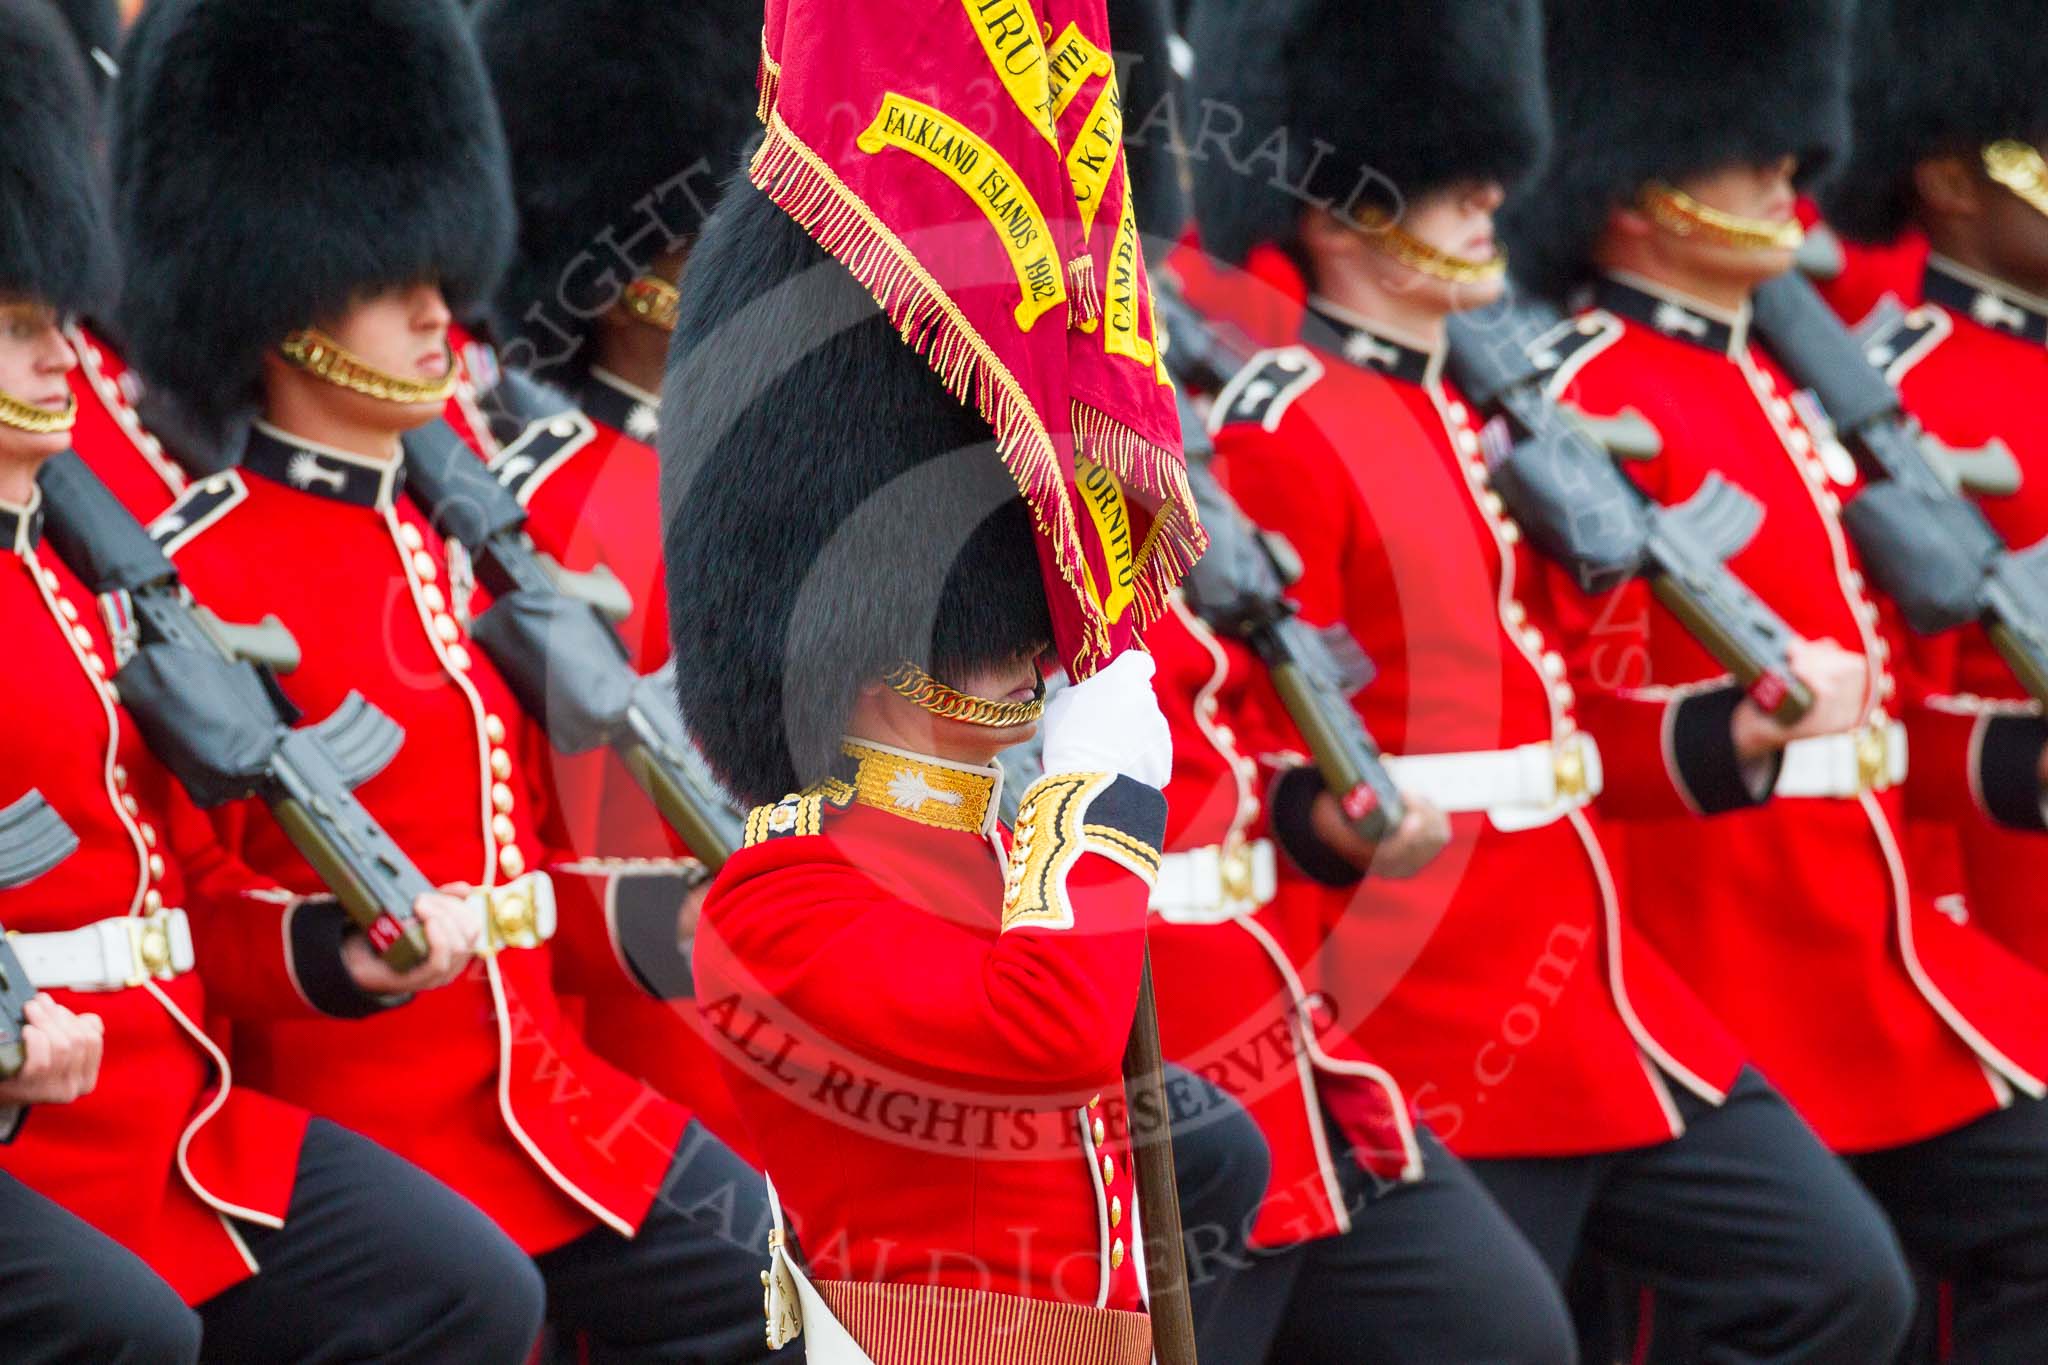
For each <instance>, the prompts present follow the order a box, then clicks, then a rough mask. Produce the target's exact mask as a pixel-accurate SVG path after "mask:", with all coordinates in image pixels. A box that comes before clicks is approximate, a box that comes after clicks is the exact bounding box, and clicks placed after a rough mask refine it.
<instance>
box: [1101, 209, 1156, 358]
mask: <svg viewBox="0 0 2048 1365" xmlns="http://www.w3.org/2000/svg"><path fill="white" fill-rule="evenodd" d="M1138 284H1139V280H1138V218H1137V215H1136V214H1135V213H1133V212H1132V210H1131V196H1130V195H1129V194H1128V193H1126V194H1125V195H1124V211H1123V217H1122V219H1121V220H1120V221H1119V222H1118V223H1117V225H1116V243H1115V244H1114V245H1113V246H1111V247H1110V249H1109V288H1107V289H1106V290H1104V291H1103V304H1102V346H1103V349H1104V350H1106V351H1108V352H1109V353H1110V354H1111V355H1117V356H1122V357H1124V358H1125V359H1127V360H1130V361H1133V362H1135V363H1136V364H1139V365H1142V366H1144V367H1145V368H1146V369H1148V370H1149V369H1151V368H1153V366H1154V364H1155V363H1156V362H1157V357H1156V356H1155V355H1154V354H1153V351H1152V343H1151V342H1150V341H1148V340H1146V339H1145V338H1144V337H1143V336H1142V335H1140V334H1139V332H1138ZM1147 302H1148V303H1149V300H1148V301H1147Z"/></svg>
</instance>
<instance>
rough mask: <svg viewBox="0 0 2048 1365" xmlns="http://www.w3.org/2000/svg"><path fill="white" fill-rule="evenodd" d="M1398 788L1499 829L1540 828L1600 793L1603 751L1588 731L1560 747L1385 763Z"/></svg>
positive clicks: (1411, 757) (1552, 745)
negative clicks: (1478, 815) (1482, 815)
mask: <svg viewBox="0 0 2048 1365" xmlns="http://www.w3.org/2000/svg"><path fill="white" fill-rule="evenodd" d="M1386 764H1387V772H1388V773H1389V774H1390V775H1391V776H1392V777H1393V779H1394V785H1395V786H1397V787H1399V788H1400V789H1401V790H1402V791H1404V792H1409V793H1412V794H1413V795H1416V796H1420V797H1422V798H1423V799H1425V800H1427V801H1428V802H1430V803H1431V804H1432V805H1434V806H1436V807H1437V808H1438V809H1439V810H1443V811H1446V812H1450V813H1456V812H1459V811H1485V812H1486V815H1487V818H1488V819H1490V820H1491V821H1492V822H1493V824H1494V826H1495V827H1496V828H1498V829H1502V830H1507V831H1514V830H1523V829H1536V828H1538V827H1540V826H1543V825H1547V824H1549V823H1550V822H1551V821H1553V820H1556V819H1557V818H1558V817H1560V816H1562V815H1563V814H1564V813H1565V812H1566V811H1568V810H1576V809H1578V808H1579V807H1580V806H1583V805H1586V804H1588V803H1589V802H1591V801H1592V800H1593V798H1594V797H1596V796H1598V795H1599V794H1600V790H1601V787H1602V786H1603V785H1604V782H1605V778H1604V776H1603V774H1602V771H1601V767H1600V746H1599V745H1597V744H1595V743H1594V742H1593V737H1592V736H1591V735H1589V734H1587V733H1586V732H1585V731H1583V730H1578V731H1574V732H1573V733H1571V734H1569V735H1567V736H1565V737H1564V738H1563V739H1561V740H1559V741H1557V742H1556V743H1538V744H1524V745H1522V746H1521V747H1520V748H1515V749H1492V750H1487V751H1484V752H1479V753H1465V754H1403V755H1401V756H1399V757H1389V758H1388V759H1387V760H1386Z"/></svg>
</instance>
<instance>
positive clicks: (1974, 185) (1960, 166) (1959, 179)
mask: <svg viewBox="0 0 2048 1365" xmlns="http://www.w3.org/2000/svg"><path fill="white" fill-rule="evenodd" d="M1992 189H1994V187H1993V186H1992V185H1991V183H1990V182H1989V181H1987V180H1986V179H1985V178H1984V177H1983V176H1982V175H1981V174H1979V172H1978V169H1977V166H1976V163H1975V162H1974V161H1971V160H1968V159H1966V158H1963V157H1960V156H1933V157H1929V158H1927V159H1926V160H1925V161H1921V162H1918V163H1916V164H1915V165H1914V167H1913V193H1914V194H1916V195H1917V196H1919V199H1920V202H1921V204H1922V205H1923V206H1925V208H1926V209H1927V211H1928V212H1929V213H1931V214H1934V215H1936V216H1937V217H1942V218H1975V217H1977V216H1978V215H1979V214H1981V213H1982V212H1983V211H1984V194H1985V192H1986V191H1987V190H1992Z"/></svg>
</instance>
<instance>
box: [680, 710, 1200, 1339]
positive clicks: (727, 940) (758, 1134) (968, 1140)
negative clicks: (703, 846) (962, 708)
mask: <svg viewBox="0 0 2048 1365" xmlns="http://www.w3.org/2000/svg"><path fill="white" fill-rule="evenodd" d="M856 756H857V757H856ZM1000 782H1001V776H1000V770H999V769H996V768H993V767H991V768H963V767H960V766H959V765H955V764H947V763H941V762H939V761H937V760H931V759H926V758H923V757H920V756H917V755H909V754H903V753H900V752H899V751H895V750H883V749H879V748H874V747H871V746H864V747H862V748H859V749H851V748H850V749H849V759H848V762H847V764H846V766H845V768H844V769H843V771H842V775H841V776H840V777H837V778H834V779H831V780H828V781H827V782H825V783H822V784H820V785H819V786H818V787H816V788H813V789H812V790H811V791H810V792H808V793H804V794H800V795H795V796H790V797H787V798H785V799H784V800H783V801H781V802H780V803H778V804H776V805H773V806H764V807H761V808H760V809H758V810H757V811H755V812H754V814H753V815H752V816H751V817H750V818H749V821H748V846H747V847H746V848H744V849H742V850H741V851H740V852H739V853H738V854H737V855H735V856H734V857H733V859H732V860H731V861H730V862H728V863H727V864H726V866H725V869H724V870H723V871H722V872H721V873H720V874H719V877H718V880H717V881H716V882H715V883H714V884H713V887H712V891H711V895H710V898H709V900H708V901H707V902H706V904H705V907H704V915H703V922H702V925H701V927H700V929H699V931H698V936H697V953H696V970H697V981H698V1004H699V1006H700V1008H702V1009H703V1010H704V1012H705V1016H706V1018H707V1019H709V1020H710V1021H711V1022H712V1024H713V1025H714V1026H715V1027H716V1029H717V1030H718V1034H719V1037H718V1039H717V1045H718V1047H719V1056H720V1061H721V1064H722V1065H723V1067H724V1069H725V1072H726V1076H727V1080H728V1082H729V1084H730V1085H731V1088H732V1092H733V1096H734V1098H735V1099H736V1100H737V1101H738V1103H739V1106H740V1110H741V1113H742V1115H743V1116H744V1118H745V1120H746V1122H747V1125H748V1127H749V1128H750V1130H751V1131H752V1134H753V1137H754V1142H755V1146H756V1148H757V1150H758V1151H760V1153H761V1154H762V1156H763V1158H764V1161H765V1165H766V1167H767V1170H768V1172H769V1174H770V1175H771V1176H772V1177H773V1178H774V1180H775V1182H776V1185H777V1187H778V1189H779V1190H780V1192H781V1195H782V1197H783V1199H784V1201H785V1203H786V1204H787V1206H788V1208H789V1210H790V1212H791V1213H792V1214H793V1216H794V1217H795V1219H796V1223H797V1231H798V1234H799V1236H800V1238H801V1240H802V1244H803V1249H804V1254H805V1257H806V1259H807V1261H808V1262H809V1266H810V1271H811V1274H812V1276H813V1277H814V1278H815V1279H817V1280H819V1281H821V1282H823V1281H828V1280H829V1281H835V1282H849V1281H850V1282H869V1283H872V1282H881V1283H889V1284H899V1285H916V1286H941V1287H947V1288H951V1289H965V1290H979V1291H986V1292H991V1293H995V1294H1005V1295H1018V1296H1023V1297H1025V1298H1030V1299H1037V1300H1049V1301H1053V1302H1056V1303H1064V1304H1074V1305H1081V1306H1083V1307H1094V1308H1110V1309H1118V1310H1125V1311H1137V1310H1138V1309H1139V1307H1140V1302H1139V1291H1138V1279H1137V1268H1138V1263H1137V1260H1136V1256H1137V1254H1138V1248H1139V1246H1140V1245H1141V1244H1140V1243H1139V1242H1138V1240H1137V1232H1136V1230H1135V1227H1136V1209H1135V1207H1134V1204H1135V1195H1134V1191H1133V1183H1132V1172H1131V1169H1130V1157H1129V1149H1128V1145H1127V1143H1126V1141H1125V1137H1124V1125H1123V1104H1122V1098H1123V1096H1122V1076H1121V1066H1120V1064H1121V1058H1122V1056H1123V1050H1124V1043H1125V1040H1126V1038H1127V1037H1128V1035H1129V1032H1130V1024H1131V1017H1132V1011H1133V1008H1134V1006H1135V1003H1136V998H1137V987H1138V976H1139V967H1140V963H1141V961H1142V948H1143V944H1144V934H1145V905H1146V898H1147V894H1148V882H1149V878H1150V872H1151V868H1152V867H1154V866H1156V861H1157V856H1158V855H1157V854H1156V853H1155V852H1153V849H1154V848H1156V846H1157V841H1158V838H1159V835H1160V829H1161V826H1162V824H1163V820H1164V814H1165V811H1164V803H1163V802H1162V801H1161V800H1160V797H1159V795H1158V793H1157V792H1155V791H1153V790H1152V789H1151V788H1148V787H1144V786H1141V785H1139V784H1137V783H1134V782H1132V781H1130V780H1129V779H1122V778H1120V779H1115V780H1114V781H1112V780H1111V779H1110V778H1109V777H1108V776H1107V775H1100V774H1097V775H1079V774H1076V775H1067V776H1064V777H1060V776H1055V777H1048V778H1046V779H1043V780H1041V781H1040V782H1038V783H1037V784H1035V785H1034V786H1033V787H1032V789H1031V790H1030V791H1029V792H1027V793H1026V794H1025V798H1024V802H1023V804H1022V806H1021V807H1020V814H1019V818H1018V830H1017V833H1016V835H1015V836H1014V839H1013V840H1007V841H1006V840H1005V839H1004V838H1003V837H1002V833H1003V832H1002V830H1001V827H1000V826H999V825H998V823H997V821H996V816H995V809H996V799H997V789H998V786H999V784H1000ZM1006 843H1007V844H1008V852H1007V854H1006V851H1005V845H1006ZM976 1358H979V1357H976Z"/></svg>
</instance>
